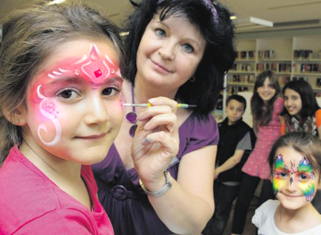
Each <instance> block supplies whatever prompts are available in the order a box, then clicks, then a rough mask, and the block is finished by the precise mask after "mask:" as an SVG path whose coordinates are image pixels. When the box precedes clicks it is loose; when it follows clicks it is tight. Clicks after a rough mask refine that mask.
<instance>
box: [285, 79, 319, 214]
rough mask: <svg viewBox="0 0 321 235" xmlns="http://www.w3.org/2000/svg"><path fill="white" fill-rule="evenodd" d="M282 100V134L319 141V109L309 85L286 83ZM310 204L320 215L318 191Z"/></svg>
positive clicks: (301, 81)
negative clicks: (305, 134)
mask: <svg viewBox="0 0 321 235" xmlns="http://www.w3.org/2000/svg"><path fill="white" fill-rule="evenodd" d="M283 99H284V108H283V111H282V112H281V115H282V116H283V117H284V122H283V123H282V129H281V130H282V134H286V133H290V132H295V131H305V132H309V133H311V134H312V135H315V136H318V137H319V139H321V109H320V107H319V105H318V103H317V100H316V98H315V95H314V92H313V89H312V87H311V85H310V84H309V83H308V82H306V81H304V80H296V81H291V82H288V83H287V84H285V86H284V87H283ZM312 204H313V206H314V207H315V208H316V209H317V210H318V211H319V213H321V193H320V191H317V193H316V195H315V197H314V199H313V201H312Z"/></svg>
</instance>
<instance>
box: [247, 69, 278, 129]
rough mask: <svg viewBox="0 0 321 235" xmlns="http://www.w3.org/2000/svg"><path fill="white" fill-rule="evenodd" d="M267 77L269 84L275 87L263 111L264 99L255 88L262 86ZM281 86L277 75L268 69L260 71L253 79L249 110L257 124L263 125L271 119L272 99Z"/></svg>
mask: <svg viewBox="0 0 321 235" xmlns="http://www.w3.org/2000/svg"><path fill="white" fill-rule="evenodd" d="M267 78H269V80H270V85H271V86H272V87H273V88H274V89H275V95H274V96H273V97H272V99H270V100H269V101H268V103H267V110H266V111H265V112H263V107H264V106H265V105H264V101H263V100H262V98H261V97H260V95H259V93H258V92H257V89H258V88H259V87H261V86H263V84H264V82H265V80H266V79H267ZM280 91H281V88H280V85H279V82H278V79H277V77H276V76H275V74H274V73H273V72H272V71H270V70H266V71H263V72H261V73H260V74H259V75H258V76H257V78H256V81H255V85H254V90H253V96H252V98H251V110H252V115H253V119H254V120H255V122H256V123H257V125H259V126H265V125H267V124H268V123H269V122H270V121H271V120H272V113H273V104H274V101H275V100H276V99H277V98H278V96H279V94H280Z"/></svg>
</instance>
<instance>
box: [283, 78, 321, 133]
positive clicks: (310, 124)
mask: <svg viewBox="0 0 321 235" xmlns="http://www.w3.org/2000/svg"><path fill="white" fill-rule="evenodd" d="M283 97H284V108H283V111H282V112H281V115H282V116H284V118H285V122H284V124H283V125H282V134H285V133H289V132H293V131H305V132H310V133H311V134H313V135H316V136H319V138H321V109H320V107H319V105H318V103H317V101H316V98H315V95H314V93H313V90H312V87H311V85H310V84H309V83H308V82H306V81H304V80H296V81H291V82H289V83H287V84H285V86H284V88H283Z"/></svg>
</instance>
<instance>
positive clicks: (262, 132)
mask: <svg viewBox="0 0 321 235" xmlns="http://www.w3.org/2000/svg"><path fill="white" fill-rule="evenodd" d="M282 109H283V99H282V98H278V99H277V100H276V101H275V102H274V105H273V114H272V119H271V121H270V122H269V123H268V125H266V126H259V127H258V133H257V141H256V144H255V148H254V150H253V152H252V153H251V155H250V156H249V158H248V160H247V161H246V163H245V164H244V166H243V168H242V171H243V172H245V173H246V174H248V175H251V176H254V177H259V178H261V179H270V178H271V173H270V166H269V161H268V157H269V153H270V151H271V148H272V145H273V143H274V141H275V140H276V139H278V138H279V137H280V136H281V122H280V118H279V113H280V112H281V111H282Z"/></svg>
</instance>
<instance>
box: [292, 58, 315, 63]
mask: <svg viewBox="0 0 321 235" xmlns="http://www.w3.org/2000/svg"><path fill="white" fill-rule="evenodd" d="M309 62H313V63H321V59H302V60H300V59H293V63H302V64H303V63H309Z"/></svg>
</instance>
